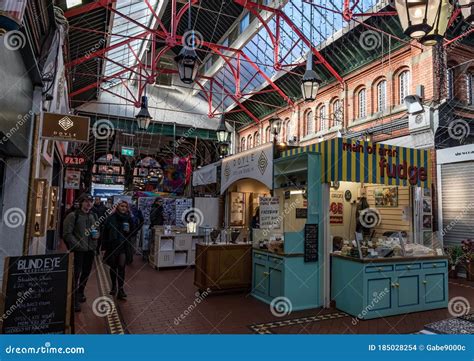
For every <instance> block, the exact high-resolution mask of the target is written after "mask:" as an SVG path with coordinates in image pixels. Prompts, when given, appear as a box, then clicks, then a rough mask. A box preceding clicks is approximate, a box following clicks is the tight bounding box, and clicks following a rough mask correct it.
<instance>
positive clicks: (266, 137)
mask: <svg viewBox="0 0 474 361" xmlns="http://www.w3.org/2000/svg"><path fill="white" fill-rule="evenodd" d="M265 142H267V143H268V142H271V139H270V126H268V127H267V128H266V129H265Z"/></svg>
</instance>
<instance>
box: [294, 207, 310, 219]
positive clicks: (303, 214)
mask: <svg viewBox="0 0 474 361" xmlns="http://www.w3.org/2000/svg"><path fill="white" fill-rule="evenodd" d="M296 218H297V219H300V218H301V219H302V218H304V219H306V218H308V208H296Z"/></svg>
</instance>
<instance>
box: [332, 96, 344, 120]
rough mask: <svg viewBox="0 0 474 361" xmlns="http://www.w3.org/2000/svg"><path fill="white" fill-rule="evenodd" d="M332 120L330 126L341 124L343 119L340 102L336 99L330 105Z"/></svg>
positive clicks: (342, 109)
mask: <svg viewBox="0 0 474 361" xmlns="http://www.w3.org/2000/svg"><path fill="white" fill-rule="evenodd" d="M332 119H333V124H332V126H335V125H340V124H342V121H343V119H344V108H343V107H342V101H340V100H339V99H336V100H335V101H334V102H333V103H332Z"/></svg>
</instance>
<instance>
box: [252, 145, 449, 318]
mask: <svg viewBox="0 0 474 361" xmlns="http://www.w3.org/2000/svg"><path fill="white" fill-rule="evenodd" d="M430 162H431V158H430V152H429V151H423V150H415V149H408V148H402V147H395V146H390V145H383V144H372V143H369V142H361V141H352V140H347V139H342V138H337V139H332V140H328V141H325V142H321V143H318V144H313V145H310V146H307V147H302V148H298V149H293V150H289V151H286V152H283V154H282V156H281V158H280V159H278V160H276V161H275V166H274V184H273V188H274V189H273V197H274V198H276V202H277V203H278V204H279V209H278V213H273V217H274V218H275V220H274V221H270V222H269V224H270V227H264V228H268V229H260V230H259V231H258V232H257V233H256V234H255V237H254V242H253V246H254V251H253V280H252V282H253V287H252V294H253V295H254V296H255V297H257V298H259V299H261V300H263V301H265V302H268V303H270V302H271V301H272V300H273V299H274V298H275V297H280V296H283V297H286V298H288V299H289V301H290V302H291V304H292V309H306V308H311V307H320V306H329V303H330V301H331V300H334V301H335V302H336V307H337V308H339V309H341V310H342V311H345V312H348V313H349V314H351V315H353V316H356V317H359V318H374V317H383V316H388V315H395V314H401V313H407V312H413V311H419V310H427V309H434V308H441V307H446V306H447V301H448V295H447V288H448V287H447V260H446V257H445V256H444V254H443V250H442V247H441V246H440V245H439V244H437V243H436V242H433V237H432V222H431V220H432V211H431V163H430ZM267 214H272V212H270V213H267ZM261 223H262V222H261ZM264 223H265V222H264ZM267 224H268V222H267Z"/></svg>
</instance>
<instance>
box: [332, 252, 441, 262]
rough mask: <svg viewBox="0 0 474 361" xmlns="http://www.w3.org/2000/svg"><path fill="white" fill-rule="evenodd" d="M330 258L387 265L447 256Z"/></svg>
mask: <svg viewBox="0 0 474 361" xmlns="http://www.w3.org/2000/svg"><path fill="white" fill-rule="evenodd" d="M331 256H332V257H338V258H343V259H347V260H350V261H352V262H359V263H387V262H415V261H428V260H447V259H448V257H447V256H419V257H386V258H363V259H360V258H354V257H350V256H343V255H341V254H334V253H333V254H331Z"/></svg>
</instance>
